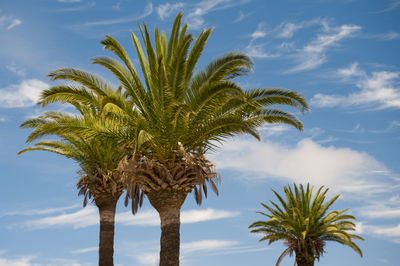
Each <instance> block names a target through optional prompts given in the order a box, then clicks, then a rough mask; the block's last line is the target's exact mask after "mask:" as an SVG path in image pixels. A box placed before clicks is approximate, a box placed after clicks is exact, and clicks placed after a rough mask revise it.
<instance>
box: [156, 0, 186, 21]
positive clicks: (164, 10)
mask: <svg viewBox="0 0 400 266" xmlns="http://www.w3.org/2000/svg"><path fill="white" fill-rule="evenodd" d="M184 6H185V4H184V3H181V2H179V3H175V4H171V3H165V4H161V5H158V6H157V8H156V11H157V14H158V16H159V17H160V19H161V20H165V19H167V18H169V17H170V16H171V15H172V14H173V13H176V11H178V10H180V9H182V8H183V7H184Z"/></svg>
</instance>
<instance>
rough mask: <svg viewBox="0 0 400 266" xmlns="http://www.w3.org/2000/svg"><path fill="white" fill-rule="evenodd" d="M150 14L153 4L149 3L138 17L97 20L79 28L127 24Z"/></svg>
mask: <svg viewBox="0 0 400 266" xmlns="http://www.w3.org/2000/svg"><path fill="white" fill-rule="evenodd" d="M151 13H153V4H152V3H149V4H147V5H146V7H145V8H144V10H143V12H142V14H140V15H136V16H131V17H124V18H115V19H109V20H98V21H92V22H86V23H84V24H83V25H81V26H85V27H94V26H101V25H114V24H121V23H128V22H132V21H137V20H140V19H142V18H145V17H147V16H149V15H150V14H151Z"/></svg>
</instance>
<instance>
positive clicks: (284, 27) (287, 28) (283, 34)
mask: <svg viewBox="0 0 400 266" xmlns="http://www.w3.org/2000/svg"><path fill="white" fill-rule="evenodd" d="M303 27H304V25H303V24H301V23H299V24H294V23H284V24H281V26H280V28H281V29H280V32H279V33H278V34H277V35H276V37H278V38H292V37H293V34H294V33H295V32H296V31H298V30H299V29H301V28H303Z"/></svg>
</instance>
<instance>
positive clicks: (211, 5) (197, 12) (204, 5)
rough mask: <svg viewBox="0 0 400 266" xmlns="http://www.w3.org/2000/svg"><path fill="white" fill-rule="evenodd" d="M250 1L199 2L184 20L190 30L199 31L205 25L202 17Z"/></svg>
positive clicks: (208, 0) (202, 0) (219, 0)
mask: <svg viewBox="0 0 400 266" xmlns="http://www.w3.org/2000/svg"><path fill="white" fill-rule="evenodd" d="M249 1H250V0H238V1H235V0H201V1H199V2H197V3H196V4H195V5H194V6H193V8H191V9H190V10H189V12H188V13H187V15H186V16H185V20H186V22H187V23H188V25H189V28H191V29H200V28H202V27H204V26H205V25H206V22H205V19H204V16H205V15H207V14H208V13H210V12H212V11H216V10H221V9H226V8H231V7H234V6H238V5H243V4H246V3H248V2H249Z"/></svg>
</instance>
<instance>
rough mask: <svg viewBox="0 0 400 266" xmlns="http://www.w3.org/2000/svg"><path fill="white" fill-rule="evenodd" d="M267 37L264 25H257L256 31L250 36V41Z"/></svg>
mask: <svg viewBox="0 0 400 266" xmlns="http://www.w3.org/2000/svg"><path fill="white" fill-rule="evenodd" d="M266 35H267V30H266V26H265V24H264V23H259V24H258V26H257V29H256V30H255V31H254V32H253V33H252V34H251V35H250V36H251V39H252V40H256V39H259V38H264V37H265V36H266Z"/></svg>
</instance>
